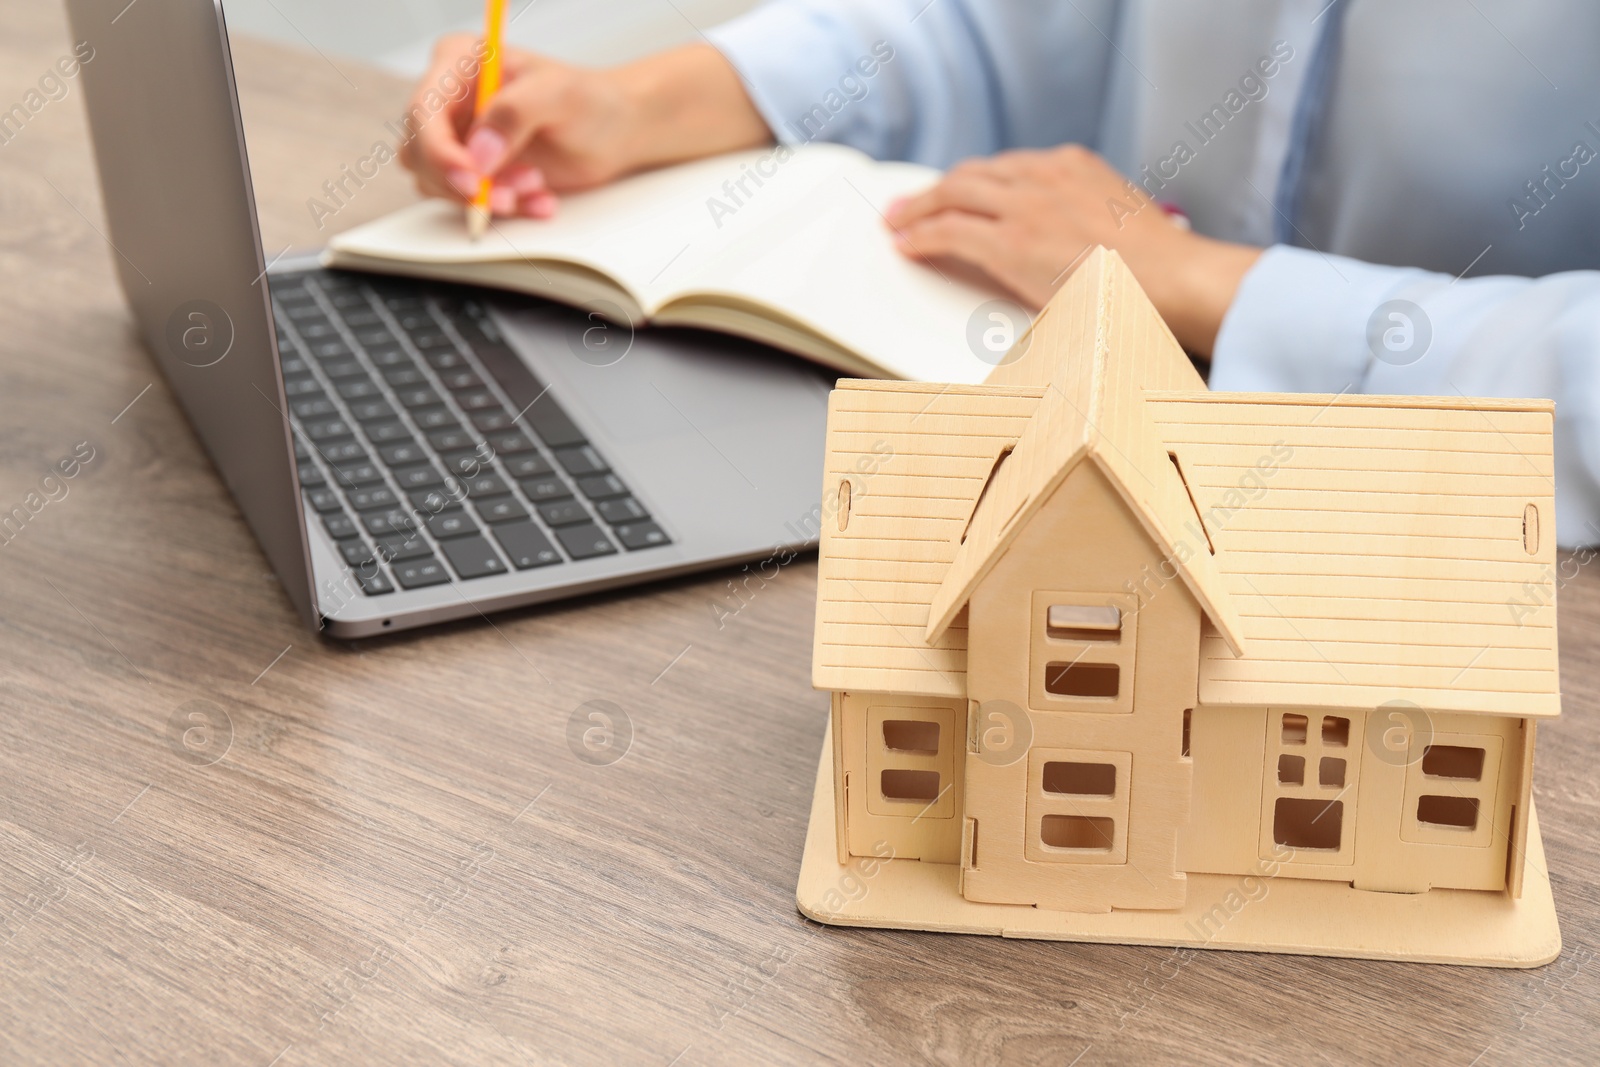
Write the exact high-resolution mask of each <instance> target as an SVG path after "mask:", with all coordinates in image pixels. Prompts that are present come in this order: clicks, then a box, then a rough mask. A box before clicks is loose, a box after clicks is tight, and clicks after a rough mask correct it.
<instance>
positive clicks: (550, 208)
mask: <svg viewBox="0 0 1600 1067" xmlns="http://www.w3.org/2000/svg"><path fill="white" fill-rule="evenodd" d="M522 213H523V214H524V215H526V216H528V217H529V218H530V219H548V218H551V217H553V216H554V215H555V213H556V198H555V197H554V196H552V195H551V194H550V193H534V194H533V195H532V196H525V197H523V198H522Z"/></svg>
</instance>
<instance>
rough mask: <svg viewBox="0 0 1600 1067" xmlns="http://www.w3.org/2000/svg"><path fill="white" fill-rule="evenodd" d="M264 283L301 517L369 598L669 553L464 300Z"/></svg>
mask: <svg viewBox="0 0 1600 1067" xmlns="http://www.w3.org/2000/svg"><path fill="white" fill-rule="evenodd" d="M269 281H270V286H271V291H272V304H273V311H274V313H275V315H276V317H277V324H278V354H279V360H280V362H281V363H282V366H283V382H284V391H285V393H286V395H287V398H288V401H289V420H290V423H291V424H292V425H293V427H294V437H295V463H296V466H297V468H298V469H299V473H300V487H301V491H302V492H303V493H304V494H305V501H306V511H307V513H308V515H315V516H316V520H315V521H319V522H321V524H322V526H323V528H324V529H325V530H327V532H328V534H329V536H331V537H332V538H333V539H334V541H335V542H336V543H337V545H338V548H339V553H340V555H341V556H343V557H344V560H345V562H346V563H347V564H349V566H350V570H351V573H352V574H353V575H354V576H355V579H356V582H357V583H358V584H359V586H360V588H361V590H362V592H363V593H365V594H366V595H368V596H381V595H383V594H386V593H392V592H394V590H395V588H396V587H397V586H398V587H399V588H401V589H420V588H422V587H424V586H430V585H439V584H442V583H445V582H449V581H452V580H455V579H461V580H470V579H474V578H487V577H493V576H496V575H503V574H508V573H510V572H512V571H523V570H531V569H534V568H537V567H553V566H560V565H562V564H565V563H568V562H570V561H574V560H585V559H594V558H597V557H600V556H610V555H617V554H619V553H622V552H634V551H640V550H643V549H648V548H653V547H656V546H659V545H666V544H670V543H671V539H670V538H669V537H668V536H667V534H666V533H665V531H663V530H662V529H661V527H660V526H659V525H658V524H657V523H656V522H655V521H654V520H653V519H652V518H651V516H650V514H649V513H648V512H647V511H646V510H645V508H644V506H643V505H642V504H640V503H639V501H638V500H636V499H634V497H633V495H632V494H631V493H630V492H629V490H628V487H627V485H626V484H625V483H624V482H623V480H622V479H621V477H619V476H618V475H617V474H616V473H615V472H614V471H612V470H611V467H610V464H609V463H607V462H606V459H605V457H604V456H602V455H601V454H600V452H599V450H598V449H596V448H595V446H594V445H593V444H592V443H591V442H589V441H588V440H587V439H586V438H585V437H584V435H583V433H582V432H581V431H580V430H579V429H578V428H577V426H576V425H575V424H574V423H573V422H572V420H571V419H570V418H568V416H567V413H566V412H565V411H563V410H562V408H561V405H560V404H559V403H557V402H556V400H555V399H554V398H553V397H551V396H550V395H549V393H548V391H547V387H546V386H544V385H543V384H542V383H540V382H539V381H538V379H537V378H535V377H534V375H533V373H532V372H531V371H530V370H529V369H528V367H527V365H526V364H525V363H523V362H522V361H521V360H520V359H518V358H517V356H516V354H515V353H514V352H512V350H511V349H510V347H508V346H507V345H506V343H505V339H504V338H503V337H502V336H501V334H500V332H499V330H498V329H497V328H496V326H495V324H494V322H493V321H492V320H491V319H490V318H489V314H488V311H487V309H485V308H484V306H483V305H482V304H481V303H479V302H478V301H476V300H475V299H473V298H472V296H471V295H470V292H468V291H463V290H457V289H454V288H453V287H439V286H432V285H422V284H417V283H410V282H406V281H404V280H399V279H390V278H369V277H365V276H362V275H356V274H350V273H345V272H341V271H322V270H315V271H307V272H303V273H296V274H285V275H279V276H272V277H270V279H269Z"/></svg>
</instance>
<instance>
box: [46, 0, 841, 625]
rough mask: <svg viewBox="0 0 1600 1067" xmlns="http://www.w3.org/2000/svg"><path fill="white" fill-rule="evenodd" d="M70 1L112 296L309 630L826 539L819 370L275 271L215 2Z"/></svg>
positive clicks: (355, 281) (606, 325) (546, 592)
mask: <svg viewBox="0 0 1600 1067" xmlns="http://www.w3.org/2000/svg"><path fill="white" fill-rule="evenodd" d="M67 10H68V15H69V18H70V20H71V24H72V30H73V34H74V39H75V40H80V41H88V42H89V43H90V44H91V45H92V46H93V48H94V54H93V58H92V60H91V61H90V62H88V63H86V64H84V65H83V68H82V71H81V73H80V75H79V80H80V81H81V82H82V84H83V89H84V94H85V98H86V102H87V108H88V114H89V126H90V131H91V135H92V140H93V145H94V152H95V157H96V162H97V164H98V168H99V174H100V183H101V188H102V192H103V196H104V200H105V209H106V216H107V222H108V224H109V227H110V228H109V232H108V235H107V236H108V237H109V240H110V243H111V244H112V246H113V248H114V250H115V252H114V258H115V262H116V266H117V270H118V276H119V279H120V282H121V285H122V289H123V292H124V294H125V295H126V297H127V300H128V304H129V306H130V308H131V309H132V312H133V315H134V318H135V319H136V321H137V324H138V328H139V332H140V334H141V336H142V338H143V340H144V342H145V344H146V346H147V347H148V348H149V349H150V351H151V352H152V353H153V355H154V357H155V360H156V362H157V363H158V364H159V366H160V368H161V371H162V374H163V375H164V377H165V378H166V380H167V382H168V384H169V385H170V386H171V388H172V391H173V393H174V394H175V395H176V396H177V398H178V401H179V403H180V405H181V406H182V408H183V410H184V412H185V414H186V415H187V416H188V419H189V421H190V422H191V423H192V424H193V426H194V429H195V431H196V432H197V433H198V435H199V437H200V439H201V441H202V443H203V444H204V446H205V448H206V451H207V452H208V453H209V454H210V456H211V459H212V461H213V463H214V464H215V466H216V468H217V470H218V471H219V472H220V473H221V475H222V477H223V480H224V481H225V482H226V483H227V485H228V488H229V490H230V491H231V492H232V494H233V496H234V499H235V500H236V501H237V502H238V504H239V508H240V510H241V511H242V512H243V514H244V518H245V520H246V521H247V522H248V524H249V525H250V527H251V529H252V530H253V531H254V533H255V536H256V538H257V540H258V541H259V542H260V544H261V547H262V549H263V550H264V551H265V553H266V555H267V558H268V560H269V561H270V563H271V565H272V567H273V569H274V570H275V571H276V572H277V574H278V577H279V579H280V580H281V582H282V583H283V587H284V589H285V590H286V591H287V593H288V595H289V599H290V600H291V601H292V602H293V604H294V606H295V608H296V610H297V611H298V613H299V614H300V615H301V617H302V618H303V619H304V620H305V622H306V623H307V625H309V626H313V627H319V628H324V629H325V631H326V632H327V633H328V634H330V635H331V636H335V637H341V638H359V637H366V636H371V635H374V634H379V633H384V632H388V631H393V630H400V629H406V628H410V627H417V626H423V625H427V624H430V623H436V622H442V621H445V620H449V619H457V618H463V617H475V616H479V615H482V614H485V613H488V612H491V611H497V610H501V609H505V608H512V607H517V606H520V605H527V604H535V603H539V602H543V601H550V600H555V599H557V598H562V597H572V596H577V595H580V594H585V593H590V592H594V591H597V590H603V589H612V588H617V587H620V586H626V585H631V584H636V583H639V582H644V581H649V580H653V579H660V578H664V577H667V576H671V575H678V574H684V573H688V572H692V571H698V570H706V569H709V568H715V567H724V566H727V565H730V564H737V563H740V562H745V561H755V560H762V559H767V558H769V557H772V556H774V554H775V553H777V552H780V551H782V552H785V553H787V552H788V551H800V550H803V549H805V548H810V547H814V546H815V543H816V537H817V532H818V521H819V518H818V517H819V514H820V511H819V506H818V499H819V495H820V491H821V485H822V457H823V447H824V436H825V429H826V422H827V394H828V390H829V389H830V387H831V385H832V377H831V376H830V375H828V374H827V373H826V372H824V371H823V370H822V369H820V368H818V367H815V366H813V365H811V364H808V363H806V362H804V361H802V360H798V359H796V358H794V357H792V356H788V355H784V354H781V353H778V352H775V351H772V350H770V349H766V348H764V347H762V346H759V345H756V344H753V343H748V342H744V341H738V340H734V339H731V338H727V337H722V336H718V335H712V334H704V333H694V332H687V331H665V330H645V329H641V330H639V331H637V332H633V331H630V330H629V329H628V328H627V327H626V326H616V325H613V324H611V323H610V322H608V321H607V320H606V319H604V318H602V317H601V316H599V315H598V314H596V313H595V312H594V311H586V310H584V309H574V308H568V307H564V306H561V305H557V304H552V303H549V302H546V301H541V300H538V299H535V298H529V297H523V296H515V295H510V294H503V293H499V292H495V291H490V290H483V289H474V288H464V287H458V286H450V285H443V284H433V283H427V282H420V281H416V280H407V279H400V278H392V277H384V276H375V275H364V274H354V273H348V272H335V271H328V270H323V269H321V268H319V266H318V265H317V259H316V257H315V256H314V255H311V256H298V257H297V256H293V255H282V256H279V255H276V254H273V258H272V261H271V262H269V261H268V260H267V255H269V254H272V253H270V252H269V251H268V250H264V249H263V246H262V242H261V235H260V231H259V229H258V227H257V223H256V213H255V203H254V198H253V193H252V189H251V182H250V169H249V164H248V160H247V157H246V151H245V138H244V132H243V129H242V126H241V122H240V113H239V106H238V98H237V94H236V91H235V84H234V77H233V68H232V63H231V58H230V54H229V48H228V37H227V30H226V26H225V23H224V20H223V13H222V5H221V4H220V3H217V2H215V0H136V2H135V3H133V4H129V3H128V2H127V0H68V3H67ZM780 558H783V559H787V558H788V557H787V555H783V556H781V557H780Z"/></svg>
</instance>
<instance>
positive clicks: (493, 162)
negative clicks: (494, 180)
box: [467, 126, 506, 174]
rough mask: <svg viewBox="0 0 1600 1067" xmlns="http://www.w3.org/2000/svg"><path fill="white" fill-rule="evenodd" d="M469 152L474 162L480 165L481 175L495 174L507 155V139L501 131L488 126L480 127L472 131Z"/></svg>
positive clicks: (468, 143) (469, 138)
mask: <svg viewBox="0 0 1600 1067" xmlns="http://www.w3.org/2000/svg"><path fill="white" fill-rule="evenodd" d="M467 151H468V152H469V153H470V154H471V156H472V161H473V162H474V163H476V164H477V165H478V172H479V173H480V174H493V173H494V172H495V171H496V170H498V169H499V167H500V162H501V160H503V159H504V158H505V155H506V139H505V137H503V136H501V134H500V131H498V130H495V129H491V128H490V127H488V126H479V127H478V128H477V129H475V130H473V131H472V136H471V137H468V138H467Z"/></svg>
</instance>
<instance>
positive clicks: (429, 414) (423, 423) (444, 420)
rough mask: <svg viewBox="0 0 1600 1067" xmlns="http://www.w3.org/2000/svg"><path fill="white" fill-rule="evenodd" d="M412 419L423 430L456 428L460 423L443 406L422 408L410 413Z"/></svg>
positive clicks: (458, 427)
mask: <svg viewBox="0 0 1600 1067" xmlns="http://www.w3.org/2000/svg"><path fill="white" fill-rule="evenodd" d="M411 417H412V419H414V420H415V421H416V424H417V425H418V426H420V427H421V428H422V429H423V430H424V431H427V430H456V429H460V428H461V424H460V423H459V422H457V421H456V417H455V416H454V415H453V414H451V413H450V412H449V411H447V410H445V409H444V408H422V409H420V410H417V411H413V412H412V413H411Z"/></svg>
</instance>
